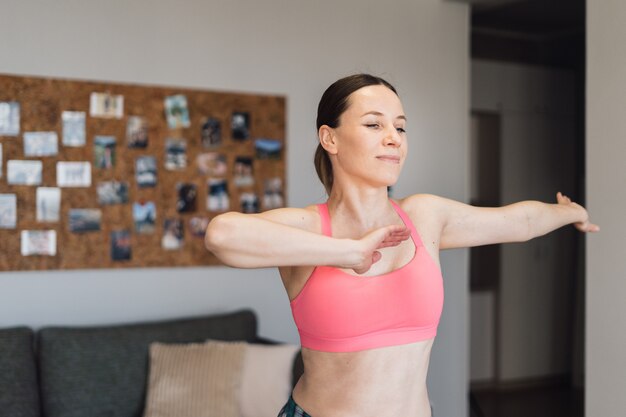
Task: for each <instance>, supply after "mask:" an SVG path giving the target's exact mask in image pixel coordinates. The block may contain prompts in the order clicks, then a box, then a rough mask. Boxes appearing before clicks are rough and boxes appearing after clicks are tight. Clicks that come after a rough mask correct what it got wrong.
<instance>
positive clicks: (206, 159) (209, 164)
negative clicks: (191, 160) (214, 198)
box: [196, 152, 228, 177]
mask: <svg viewBox="0 0 626 417" xmlns="http://www.w3.org/2000/svg"><path fill="white" fill-rule="evenodd" d="M196 166H197V167H198V172H199V173H200V174H203V175H210V176H212V177H223V176H225V175H226V171H227V170H228V164H227V163H226V155H224V154H221V153H216V152H207V153H201V154H200V155H198V156H197V157H196Z"/></svg>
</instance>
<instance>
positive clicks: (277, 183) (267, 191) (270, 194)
mask: <svg viewBox="0 0 626 417" xmlns="http://www.w3.org/2000/svg"><path fill="white" fill-rule="evenodd" d="M284 205H285V199H284V197H283V180H282V179H281V178H280V177H274V178H269V179H266V180H265V181H263V208H264V209H265V210H272V209H276V208H280V207H284Z"/></svg>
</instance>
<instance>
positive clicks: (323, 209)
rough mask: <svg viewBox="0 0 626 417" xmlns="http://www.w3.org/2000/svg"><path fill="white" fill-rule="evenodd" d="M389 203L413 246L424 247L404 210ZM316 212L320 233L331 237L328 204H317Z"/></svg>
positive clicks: (392, 202)
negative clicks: (409, 233) (319, 223)
mask: <svg viewBox="0 0 626 417" xmlns="http://www.w3.org/2000/svg"><path fill="white" fill-rule="evenodd" d="M389 201H390V202H391V205H392V206H393V208H394V209H395V210H396V213H398V216H400V218H401V219H402V222H403V223H404V225H405V226H406V227H408V228H409V230H410V231H411V236H412V237H413V242H414V243H415V246H417V247H420V246H424V244H423V243H422V239H421V238H420V235H419V233H417V229H416V228H415V225H414V224H413V222H412V221H411V219H410V218H409V216H408V215H407V214H406V213H405V212H404V210H402V209H401V208H400V206H399V205H398V204H396V202H395V201H393V200H391V199H389ZM317 210H318V212H319V215H320V222H321V224H322V233H323V234H324V235H325V236H330V237H332V235H333V233H332V229H331V225H330V213H329V212H328V203H322V204H318V205H317Z"/></svg>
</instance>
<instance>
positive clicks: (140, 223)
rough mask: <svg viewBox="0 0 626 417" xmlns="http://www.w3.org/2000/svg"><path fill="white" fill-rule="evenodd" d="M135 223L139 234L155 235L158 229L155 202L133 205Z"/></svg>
mask: <svg viewBox="0 0 626 417" xmlns="http://www.w3.org/2000/svg"><path fill="white" fill-rule="evenodd" d="M133 222H134V223H135V231H136V232H137V233H139V234H151V233H154V229H155V228H156V206H155V204H154V201H139V202H136V203H133Z"/></svg>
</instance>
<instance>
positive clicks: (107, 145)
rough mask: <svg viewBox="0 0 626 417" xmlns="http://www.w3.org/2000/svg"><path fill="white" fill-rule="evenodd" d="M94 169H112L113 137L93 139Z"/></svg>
mask: <svg viewBox="0 0 626 417" xmlns="http://www.w3.org/2000/svg"><path fill="white" fill-rule="evenodd" d="M93 146H94V157H95V163H94V166H95V167H96V168H103V169H106V168H113V166H114V165H115V136H96V138H95V139H94V145H93Z"/></svg>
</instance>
